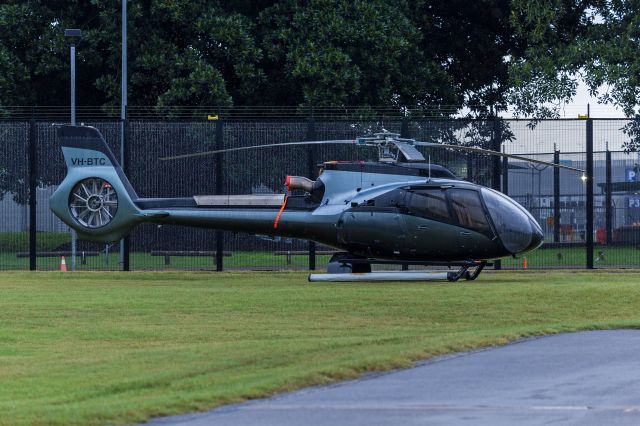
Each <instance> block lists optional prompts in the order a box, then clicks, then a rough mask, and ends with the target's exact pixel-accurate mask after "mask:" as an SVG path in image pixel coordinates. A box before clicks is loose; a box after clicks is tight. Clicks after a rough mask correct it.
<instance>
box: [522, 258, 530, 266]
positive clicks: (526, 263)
mask: <svg viewBox="0 0 640 426" xmlns="http://www.w3.org/2000/svg"><path fill="white" fill-rule="evenodd" d="M522 266H523V267H524V269H527V268H528V267H529V261H528V260H527V257H526V256H525V257H524V260H523V262H522Z"/></svg>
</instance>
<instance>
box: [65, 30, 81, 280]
mask: <svg viewBox="0 0 640 426" xmlns="http://www.w3.org/2000/svg"><path fill="white" fill-rule="evenodd" d="M64 38H66V39H67V43H69V49H70V52H69V53H70V56H71V125H72V126H75V125H76V46H77V45H78V44H80V40H82V31H81V30H79V29H77V28H68V29H66V30H64ZM77 247H78V234H76V231H74V230H73V229H72V230H71V271H75V270H76V252H77Z"/></svg>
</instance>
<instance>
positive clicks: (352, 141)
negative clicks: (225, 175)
mask: <svg viewBox="0 0 640 426" xmlns="http://www.w3.org/2000/svg"><path fill="white" fill-rule="evenodd" d="M335 144H349V145H355V144H356V141H355V139H337V140H330V141H303V142H283V143H272V144H268V145H253V146H240V147H237V148H227V149H218V150H215V151H203V152H196V153H193V154H183V155H174V156H172V157H161V158H160V160H162V161H168V160H182V159H184V158H193V157H202V156H204V155H214V154H222V153H225V152H233V151H245V150H248V149H259V148H271V147H274V146H291V145H335Z"/></svg>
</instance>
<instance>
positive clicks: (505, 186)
mask: <svg viewBox="0 0 640 426" xmlns="http://www.w3.org/2000/svg"><path fill="white" fill-rule="evenodd" d="M502 193H503V194H504V195H509V158H507V157H502Z"/></svg>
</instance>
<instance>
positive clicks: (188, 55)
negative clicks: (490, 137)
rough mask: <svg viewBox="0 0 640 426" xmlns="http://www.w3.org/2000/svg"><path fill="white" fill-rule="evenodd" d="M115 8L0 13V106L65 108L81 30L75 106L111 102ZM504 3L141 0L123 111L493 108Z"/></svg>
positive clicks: (507, 30) (12, 8)
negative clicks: (73, 31)
mask: <svg viewBox="0 0 640 426" xmlns="http://www.w3.org/2000/svg"><path fill="white" fill-rule="evenodd" d="M120 4H121V3H120V0H92V1H90V2H87V1H85V2H73V1H69V0H53V1H33V0H31V1H26V0H22V1H19V0H13V1H12V0H9V1H7V2H4V3H3V4H2V5H0V27H1V28H2V29H3V31H2V33H1V35H0V104H1V105H64V104H67V103H68V99H67V98H68V89H67V87H68V62H69V61H68V47H67V45H66V43H65V40H64V37H63V31H64V28H73V27H78V28H81V29H82V30H83V32H84V37H83V41H82V44H81V45H80V46H79V48H78V84H79V87H78V102H79V103H80V104H83V105H109V104H112V105H117V104H118V103H119V96H120V92H119V84H120ZM509 8H510V6H509V2H508V0H482V1H477V2H466V1H462V0H454V1H447V2H444V1H433V0H418V1H410V0H394V1H389V0H333V1H329V0H308V1H301V0H280V1H275V0H274V1H267V0H263V1H250V0H245V1H235V2H215V1H213V2H212V1H207V0H143V1H136V2H130V4H129V15H128V16H129V27H128V28H129V44H128V46H129V47H128V49H129V55H128V57H129V103H130V104H131V105H427V104H429V105H430V104H450V105H461V104H495V103H500V102H503V101H504V94H505V90H506V88H507V83H508V72H507V71H508V70H507V66H506V61H505V60H504V58H505V57H507V56H508V55H513V54H514V53H513V51H514V49H515V50H517V49H516V43H515V39H514V38H513V31H512V30H511V27H510V21H509V17H510V14H509Z"/></svg>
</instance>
